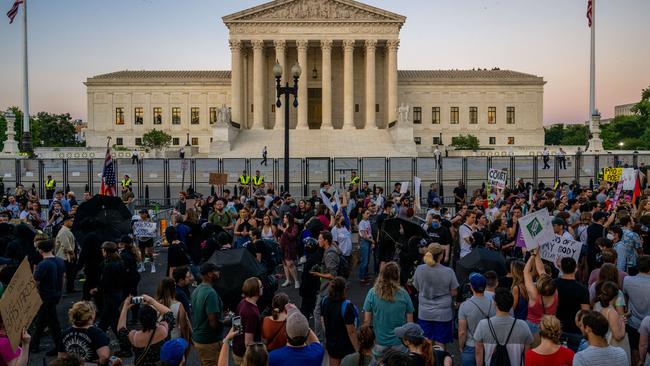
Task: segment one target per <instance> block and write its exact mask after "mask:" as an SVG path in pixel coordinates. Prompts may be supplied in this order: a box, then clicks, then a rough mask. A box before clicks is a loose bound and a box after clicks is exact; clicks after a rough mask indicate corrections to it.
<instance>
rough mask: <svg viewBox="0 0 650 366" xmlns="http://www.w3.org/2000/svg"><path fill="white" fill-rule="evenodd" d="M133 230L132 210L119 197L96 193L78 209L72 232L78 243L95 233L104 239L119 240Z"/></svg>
mask: <svg viewBox="0 0 650 366" xmlns="http://www.w3.org/2000/svg"><path fill="white" fill-rule="evenodd" d="M130 232H131V212H130V211H129V209H128V208H127V207H126V206H125V205H124V203H123V202H122V200H121V199H120V198H119V197H109V196H103V195H95V197H93V198H91V199H90V200H88V201H86V202H83V203H82V204H81V205H79V208H78V209H77V214H76V215H75V219H74V223H73V225H72V233H73V234H74V235H75V238H76V239H77V243H83V242H84V239H85V238H86V236H88V234H90V233H95V234H96V235H97V236H98V237H100V238H102V240H114V241H115V240H119V238H120V237H121V236H122V235H127V234H129V233H130Z"/></svg>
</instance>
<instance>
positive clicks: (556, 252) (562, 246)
mask: <svg viewBox="0 0 650 366" xmlns="http://www.w3.org/2000/svg"><path fill="white" fill-rule="evenodd" d="M581 250H582V243H581V242H579V241H575V240H569V239H565V238H563V237H562V236H560V235H555V237H554V238H553V240H551V241H548V242H546V243H544V244H542V245H541V246H540V247H539V255H540V256H541V258H542V259H545V260H547V261H549V262H551V263H553V264H556V265H557V260H558V259H561V258H566V257H571V258H573V259H574V260H575V261H576V263H578V260H579V259H580V251H581Z"/></svg>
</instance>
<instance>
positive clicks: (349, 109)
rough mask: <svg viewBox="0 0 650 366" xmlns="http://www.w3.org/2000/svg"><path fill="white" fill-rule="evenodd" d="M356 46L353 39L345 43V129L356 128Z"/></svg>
mask: <svg viewBox="0 0 650 366" xmlns="http://www.w3.org/2000/svg"><path fill="white" fill-rule="evenodd" d="M354 44H355V41H354V40H352V39H346V40H344V41H343V128H344V129H352V128H355V126H354Z"/></svg>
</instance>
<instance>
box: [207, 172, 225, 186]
mask: <svg viewBox="0 0 650 366" xmlns="http://www.w3.org/2000/svg"><path fill="white" fill-rule="evenodd" d="M209 182H210V185H213V186H225V185H226V184H227V183H228V174H227V173H210V180H209Z"/></svg>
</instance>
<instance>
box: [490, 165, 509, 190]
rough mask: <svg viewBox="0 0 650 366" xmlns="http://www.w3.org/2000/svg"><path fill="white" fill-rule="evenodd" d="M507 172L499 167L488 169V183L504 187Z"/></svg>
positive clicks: (500, 187)
mask: <svg viewBox="0 0 650 366" xmlns="http://www.w3.org/2000/svg"><path fill="white" fill-rule="evenodd" d="M507 177H508V172H507V171H505V170H501V169H490V171H489V172H488V183H489V184H490V186H492V187H496V188H499V189H504V188H505V187H506V179H507Z"/></svg>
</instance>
